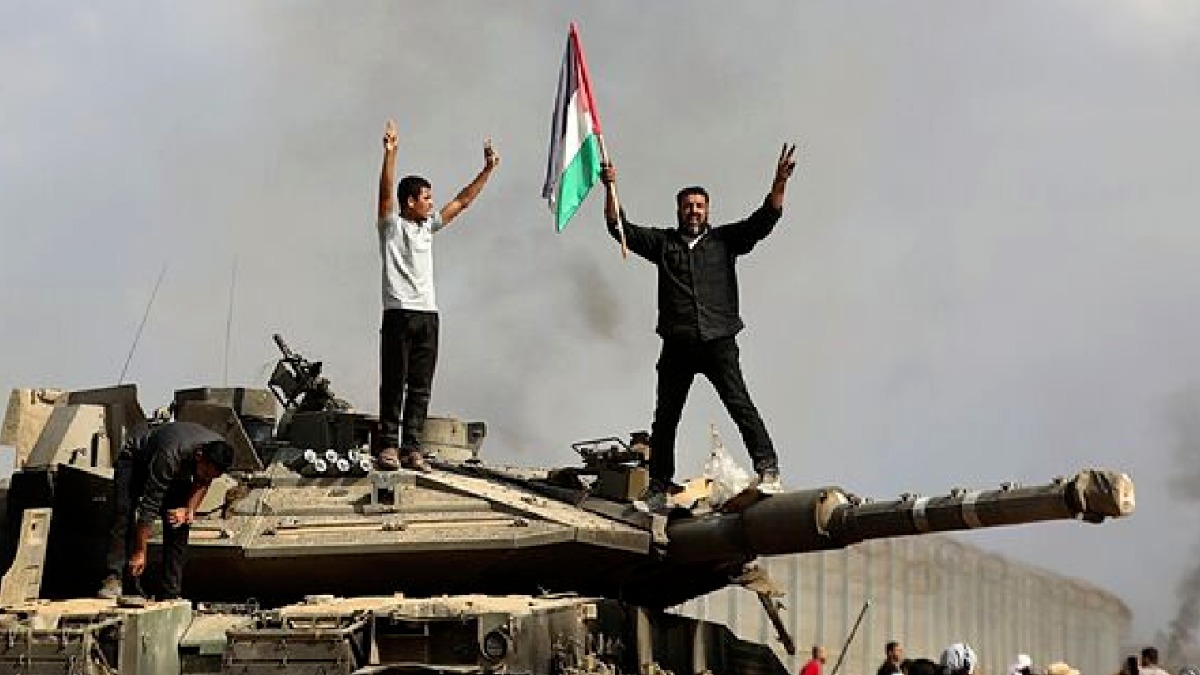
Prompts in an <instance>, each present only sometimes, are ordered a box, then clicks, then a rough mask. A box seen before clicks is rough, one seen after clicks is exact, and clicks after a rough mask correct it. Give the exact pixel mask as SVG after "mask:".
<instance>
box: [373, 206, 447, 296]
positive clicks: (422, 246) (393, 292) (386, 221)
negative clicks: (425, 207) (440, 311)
mask: <svg viewBox="0 0 1200 675" xmlns="http://www.w3.org/2000/svg"><path fill="white" fill-rule="evenodd" d="M376 227H377V229H378V230H379V256H380V258H381V259H382V261H383V308H384V309H412V310H419V311H424V312H436V311H437V299H436V298H435V297H434V293H433V233H434V232H437V231H438V230H440V229H442V228H443V227H445V225H444V224H443V223H442V216H441V214H440V213H439V212H438V211H437V210H436V209H435V210H434V212H433V214H432V215H430V216H429V218H427V219H425V220H423V221H421V222H418V223H414V222H411V221H408V220H405V219H403V218H401V217H400V216H399V215H398V214H397V213H396V212H394V211H393V212H392V213H389V214H388V215H386V216H384V217H383V218H380V219H379V222H378V223H377V224H376Z"/></svg>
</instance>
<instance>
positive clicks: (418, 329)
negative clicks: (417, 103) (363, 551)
mask: <svg viewBox="0 0 1200 675" xmlns="http://www.w3.org/2000/svg"><path fill="white" fill-rule="evenodd" d="M396 147H397V138H396V123H395V122H394V121H392V120H388V121H387V125H386V126H385V127H384V131H383V169H382V171H381V172H380V175H379V211H378V214H377V215H378V220H377V221H376V229H377V230H378V234H379V255H380V258H381V259H382V262H383V327H382V328H381V330H380V344H379V374H380V382H379V427H380V439H379V447H380V448H381V449H380V450H379V457H378V463H379V468H380V469H385V470H395V469H399V468H400V467H401V466H404V467H406V468H410V469H416V470H419V471H428V470H429V466H428V465H427V464H426V462H425V459H424V457H423V455H422V450H421V432H422V431H423V430H424V428H425V417H426V415H427V413H428V410H429V394H430V392H431V390H432V387H433V371H434V368H435V366H436V365H437V349H438V313H437V301H436V299H435V297H434V291H433V251H432V244H433V234H434V233H435V232H437V231H438V230H441V229H442V228H443V227H445V226H447V225H449V224H450V222H451V221H452V220H454V219H455V218H456V217H458V214H460V213H462V212H463V210H464V209H466V208H467V207H468V206H470V205H471V202H473V201H475V198H476V197H478V196H479V192H480V191H481V190H483V186H484V184H485V183H487V180H488V178H489V177H490V176H491V175H492V170H493V169H495V168H496V166H497V165H498V164H500V156H499V155H497V154H496V152H495V151H494V150H492V144H491V141H490V140H489V141H484V144H483V169H482V170H481V171H480V172H479V175H477V176H475V180H472V181H471V182H470V183H469V184H468V185H467V186H466V187H465V188H463V189H462V190H461V191H460V192H459V193H458V195H457V196H456V197H455V198H454V199H452V200H450V201H449V202H448V203H447V204H446V205H445V206H443V207H442V208H441V209H440V210H435V209H434V207H433V191H432V188H431V186H430V184H429V181H427V180H425V179H424V178H422V177H420V176H405V177H404V178H403V179H402V180H401V181H400V183H399V185H398V186H397V187H396V192H395V193H393V192H392V186H393V185H396V183H395V180H396ZM401 420H403V422H401Z"/></svg>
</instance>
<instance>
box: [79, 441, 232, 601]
mask: <svg viewBox="0 0 1200 675" xmlns="http://www.w3.org/2000/svg"><path fill="white" fill-rule="evenodd" d="M232 464H233V448H231V447H230V446H229V444H228V443H226V442H225V439H223V438H222V437H221V436H220V435H218V434H216V433H214V432H212V431H210V430H209V429H207V428H205V427H203V426H200V425H199V424H193V423H191V422H170V423H167V424H164V425H162V426H158V427H155V428H153V429H151V430H150V431H149V432H147V433H143V434H138V435H136V436H134V437H133V438H131V439H130V440H129V442H128V443H126V444H125V447H124V448H122V450H121V454H120V455H119V456H118V457H117V465H116V471H115V476H114V480H113V505H114V516H113V529H112V542H111V545H110V547H109V552H108V577H107V578H106V579H105V580H104V585H103V586H102V587H101V588H100V597H102V598H116V597H117V596H119V595H121V593H122V591H123V588H124V587H125V586H124V583H123V582H125V581H133V580H137V579H139V578H140V577H141V576H142V572H144V571H145V569H146V547H147V544H149V542H150V530H151V528H152V527H153V523H154V520H155V519H156V518H161V519H162V523H163V572H162V593H161V597H162V598H163V599H173V598H178V597H180V590H181V588H182V583H183V563H184V557H185V554H186V552H187V543H188V531H189V529H190V528H189V527H188V526H189V525H190V524H191V522H192V520H193V519H194V518H195V517H196V508H197V507H199V505H200V502H201V501H203V500H204V495H205V493H207V492H208V486H209V484H210V483H211V482H212V480H213V479H214V478H216V477H217V476H220V475H221V474H223V473H225V472H226V471H228V470H229V467H230V465H232ZM131 515H132V516H133V517H132V518H131V517H130V516H131ZM136 585H137V586H139V587H140V583H138V584H136Z"/></svg>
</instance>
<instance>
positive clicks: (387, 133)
mask: <svg viewBox="0 0 1200 675" xmlns="http://www.w3.org/2000/svg"><path fill="white" fill-rule="evenodd" d="M399 143H400V141H399V139H398V138H397V136H396V121H395V120H388V121H387V124H385V125H384V126H383V149H384V150H395V149H396V146H397V145H399Z"/></svg>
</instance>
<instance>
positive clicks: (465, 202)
mask: <svg viewBox="0 0 1200 675" xmlns="http://www.w3.org/2000/svg"><path fill="white" fill-rule="evenodd" d="M499 165H500V155H498V154H496V151H495V150H494V149H492V139H490V138H489V139H487V140H485V141H484V142H483V169H481V170H480V171H479V175H477V176H475V180H473V181H471V182H470V183H468V184H467V186H466V187H465V188H463V189H462V190H459V192H458V195H456V196H455V197H454V199H451V200H450V202H449V203H447V204H446V205H445V206H443V207H442V211H441V215H442V224H443V225H449V224H450V221H451V220H454V219H455V218H456V217H458V214H460V213H462V212H463V211H464V210H465V209H466V208H467V207H468V206H470V205H471V202H473V201H475V198H476V197H478V196H479V193H480V191H482V190H483V186H484V184H485V183H487V181H488V178H490V177H491V175H492V170H493V169H495V168H496V167H497V166H499Z"/></svg>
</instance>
